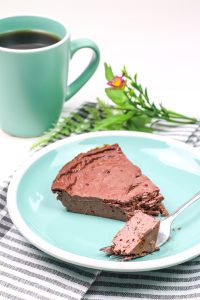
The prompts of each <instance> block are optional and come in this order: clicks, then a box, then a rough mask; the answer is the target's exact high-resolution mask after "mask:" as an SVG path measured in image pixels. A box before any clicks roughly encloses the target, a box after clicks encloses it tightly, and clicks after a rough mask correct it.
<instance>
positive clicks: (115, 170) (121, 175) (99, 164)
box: [52, 144, 159, 203]
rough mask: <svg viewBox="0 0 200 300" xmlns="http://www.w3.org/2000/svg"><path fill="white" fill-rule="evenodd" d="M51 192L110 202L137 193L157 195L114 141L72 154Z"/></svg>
mask: <svg viewBox="0 0 200 300" xmlns="http://www.w3.org/2000/svg"><path fill="white" fill-rule="evenodd" d="M52 191H54V192H59V191H61V192H62V191H63V192H66V193H68V194H70V195H71V196H75V195H78V196H80V197H87V198H91V197H92V198H101V199H104V200H105V201H106V200H107V201H109V202H113V203H122V202H124V203H127V202H129V201H131V200H132V199H133V198H137V197H140V196H141V195H143V197H145V195H148V194H151V193H152V194H153V195H154V196H156V195H158V194H159V188H158V187H157V186H155V184H154V183H153V182H152V181H151V180H150V179H149V178H148V177H146V176H145V175H143V174H142V172H141V170H140V168H139V167H137V166H135V165H134V164H133V163H132V162H130V161H129V160H128V159H127V158H126V156H125V155H124V153H123V152H122V150H121V148H120V147H119V145H118V144H114V145H105V146H103V147H101V148H95V149H93V150H90V151H88V152H86V153H81V154H79V155H78V156H76V157H75V158H74V159H73V160H72V161H70V162H69V163H67V164H65V165H64V167H63V168H62V169H61V170H60V172H59V173H58V175H57V177H56V179H55V180H54V182H53V184H52Z"/></svg>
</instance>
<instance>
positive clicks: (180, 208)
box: [169, 192, 200, 221]
mask: <svg viewBox="0 0 200 300" xmlns="http://www.w3.org/2000/svg"><path fill="white" fill-rule="evenodd" d="M199 199H200V192H198V193H196V194H195V195H194V196H193V197H192V198H190V199H189V200H188V201H186V202H185V203H183V204H182V205H181V206H179V208H177V209H176V210H175V212H174V213H173V214H171V215H170V216H169V218H170V219H171V221H173V220H174V219H175V218H176V217H177V216H178V215H179V214H180V213H182V211H184V209H185V208H187V207H188V206H190V205H191V204H193V203H194V202H196V201H197V200H199Z"/></svg>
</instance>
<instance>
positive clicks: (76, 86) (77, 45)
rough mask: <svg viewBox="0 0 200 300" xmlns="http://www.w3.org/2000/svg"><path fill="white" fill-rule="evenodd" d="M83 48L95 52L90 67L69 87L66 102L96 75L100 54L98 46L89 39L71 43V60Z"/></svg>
mask: <svg viewBox="0 0 200 300" xmlns="http://www.w3.org/2000/svg"><path fill="white" fill-rule="evenodd" d="M82 48H90V49H92V50H93V55H92V58H91V60H90V62H89V64H88V66H87V67H86V68H85V69H84V70H83V72H82V73H81V74H80V75H79V76H78V77H77V78H76V79H75V80H74V81H73V82H72V83H71V84H70V85H69V86H68V87H67V93H66V97H65V101H67V100H68V99H70V98H71V97H72V96H73V95H74V94H75V93H76V92H78V90H80V88H81V87H82V86H83V85H84V84H85V83H86V82H87V81H88V80H89V79H90V77H91V76H92V75H93V74H94V72H95V70H96V68H97V66H98V64H99V60H100V52H99V48H98V46H97V45H96V44H95V43H94V42H93V41H92V40H89V39H78V40H74V41H71V43H70V54H71V58H72V57H73V55H74V53H75V52H76V51H78V50H80V49H82Z"/></svg>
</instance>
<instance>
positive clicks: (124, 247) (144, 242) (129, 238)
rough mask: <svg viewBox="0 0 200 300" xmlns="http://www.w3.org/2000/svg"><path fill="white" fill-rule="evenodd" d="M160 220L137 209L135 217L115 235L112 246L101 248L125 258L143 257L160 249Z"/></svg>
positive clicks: (110, 253)
mask: <svg viewBox="0 0 200 300" xmlns="http://www.w3.org/2000/svg"><path fill="white" fill-rule="evenodd" d="M159 227H160V221H159V220H156V219H154V218H153V217H151V216H149V215H146V214H144V213H142V212H141V211H135V212H134V215H133V217H132V218H131V219H130V220H129V221H128V222H127V223H126V224H125V226H124V227H123V228H122V229H121V230H120V231H119V232H118V233H117V234H116V235H115V237H114V238H113V240H112V244H111V246H108V247H105V248H103V249H101V250H102V251H104V252H105V253H107V254H109V255H112V254H114V255H120V256H123V259H124V260H130V259H133V258H136V257H141V256H144V255H147V254H149V253H152V252H154V251H155V250H158V248H156V240H157V236H158V231H159Z"/></svg>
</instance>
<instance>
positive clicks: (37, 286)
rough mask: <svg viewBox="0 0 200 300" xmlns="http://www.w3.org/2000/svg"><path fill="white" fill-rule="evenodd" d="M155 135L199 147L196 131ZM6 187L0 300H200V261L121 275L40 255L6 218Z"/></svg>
mask: <svg viewBox="0 0 200 300" xmlns="http://www.w3.org/2000/svg"><path fill="white" fill-rule="evenodd" d="M154 130H155V132H156V133H159V134H162V135H166V136H170V137H172V138H175V139H178V140H181V141H183V142H186V143H188V144H190V145H193V146H194V147H200V126H197V125H187V126H186V125H185V126H181V127H177V126H167V125H166V124H165V123H161V122H160V123H159V124H155V125H154ZM9 181H10V178H9ZM9 181H7V182H4V183H3V184H2V186H1V187H0V299H1V300H4V299H11V300H29V299H30V300H35V299H39V300H57V299H58V300H59V299H83V300H89V299H91V300H103V299H105V300H106V299H163V300H164V299H165V300H168V299H200V257H198V258H196V259H194V260H192V261H189V262H186V263H184V264H182V265H179V266H176V267H171V268H168V269H163V270H159V271H152V272H143V273H139V274H136V273H133V274H121V273H112V272H100V271H97V270H91V269H85V268H80V267H77V266H73V265H70V264H67V263H64V262H61V261H58V260H56V259H54V258H53V257H50V256H49V255H47V254H45V253H43V252H42V251H40V250H38V249H37V248H35V247H34V246H33V245H31V244H29V242H28V241H27V240H26V239H25V238H24V237H23V236H22V235H21V234H20V233H19V231H18V230H17V229H16V228H15V226H14V225H13V224H12V221H11V219H10V217H9V215H8V211H7V208H6V194H7V189H8V185H9Z"/></svg>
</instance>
